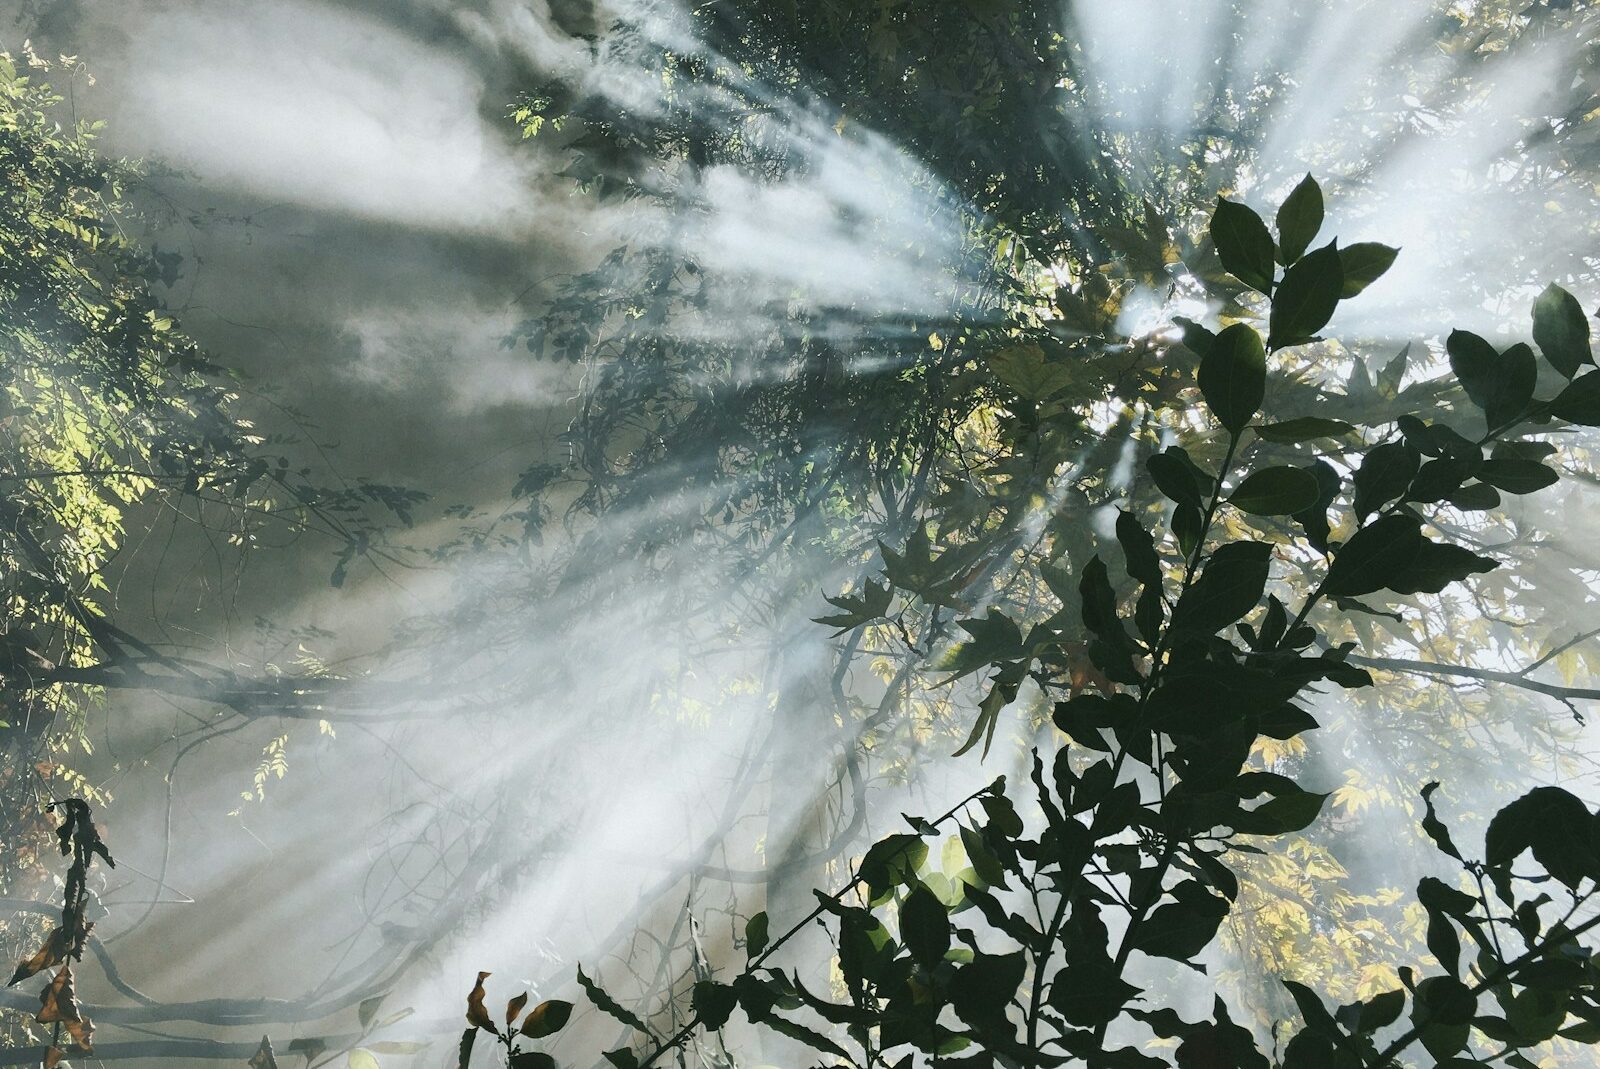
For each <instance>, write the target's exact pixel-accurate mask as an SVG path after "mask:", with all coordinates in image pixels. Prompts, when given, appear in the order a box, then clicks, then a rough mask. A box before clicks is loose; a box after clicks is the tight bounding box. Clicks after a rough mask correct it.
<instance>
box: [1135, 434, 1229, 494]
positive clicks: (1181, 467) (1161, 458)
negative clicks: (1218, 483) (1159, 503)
mask: <svg viewBox="0 0 1600 1069" xmlns="http://www.w3.org/2000/svg"><path fill="white" fill-rule="evenodd" d="M1145 470H1147V471H1149V473H1150V480H1151V481H1152V482H1154V483H1155V484H1156V489H1157V490H1160V491H1161V492H1162V493H1163V494H1165V495H1166V496H1167V497H1168V498H1169V499H1170V500H1172V501H1175V502H1177V503H1178V504H1180V505H1191V506H1193V507H1194V508H1199V507H1200V503H1201V500H1202V497H1203V496H1204V495H1205V494H1209V493H1210V492H1211V487H1212V486H1213V485H1214V480H1213V479H1212V478H1211V476H1209V475H1207V474H1206V473H1205V472H1203V471H1201V470H1200V469H1199V467H1197V466H1196V465H1195V462H1194V461H1193V460H1191V459H1190V458H1189V453H1188V451H1187V450H1185V449H1183V448H1182V447H1180V446H1176V445H1171V446H1168V447H1167V448H1165V449H1163V450H1162V451H1161V452H1159V453H1155V454H1152V455H1151V456H1150V458H1149V459H1148V460H1146V461H1145Z"/></svg>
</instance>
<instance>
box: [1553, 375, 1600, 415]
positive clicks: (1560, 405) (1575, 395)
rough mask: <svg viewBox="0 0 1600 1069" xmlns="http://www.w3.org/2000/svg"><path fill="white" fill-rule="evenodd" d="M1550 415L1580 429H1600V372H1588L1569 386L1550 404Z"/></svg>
mask: <svg viewBox="0 0 1600 1069" xmlns="http://www.w3.org/2000/svg"><path fill="white" fill-rule="evenodd" d="M1550 414H1551V415H1553V416H1555V417H1556V418H1557V419H1560V420H1565V421H1566V422H1568V423H1575V424H1577V425H1578V426H1580V427H1600V371H1588V372H1585V373H1584V374H1582V375H1579V376H1578V377H1577V378H1575V379H1573V380H1572V381H1571V382H1569V383H1568V384H1567V387H1566V389H1564V390H1562V391H1561V393H1560V394H1558V395H1557V396H1556V399H1555V400H1554V401H1552V402H1550Z"/></svg>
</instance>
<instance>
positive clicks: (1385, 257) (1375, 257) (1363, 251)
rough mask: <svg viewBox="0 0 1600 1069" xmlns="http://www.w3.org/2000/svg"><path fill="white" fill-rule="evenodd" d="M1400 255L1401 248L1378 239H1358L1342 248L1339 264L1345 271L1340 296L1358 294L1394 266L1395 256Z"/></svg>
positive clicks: (1347, 296)
mask: <svg viewBox="0 0 1600 1069" xmlns="http://www.w3.org/2000/svg"><path fill="white" fill-rule="evenodd" d="M1399 255H1400V250H1399V249H1396V248H1391V247H1390V246H1388V245H1380V244H1378V243H1377V242H1376V241H1358V242H1356V243H1355V244H1354V245H1348V246H1346V247H1345V248H1342V249H1340V250H1339V265H1340V267H1341V268H1342V269H1343V271H1344V288H1343V289H1341V290H1340V292H1339V296H1340V297H1341V298H1350V297H1354V296H1356V295H1358V294H1359V293H1360V292H1361V291H1362V290H1364V289H1366V288H1367V287H1368V286H1370V285H1372V284H1373V283H1374V282H1376V281H1378V279H1379V278H1381V277H1383V274H1384V273H1385V272H1386V271H1388V270H1389V268H1390V267H1392V266H1394V260H1395V257H1396V256H1399Z"/></svg>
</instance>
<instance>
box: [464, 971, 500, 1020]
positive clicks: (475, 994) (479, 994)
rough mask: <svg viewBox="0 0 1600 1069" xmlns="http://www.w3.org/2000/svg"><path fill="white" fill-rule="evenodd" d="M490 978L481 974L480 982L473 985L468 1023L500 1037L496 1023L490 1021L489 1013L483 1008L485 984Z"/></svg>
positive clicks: (483, 973)
mask: <svg viewBox="0 0 1600 1069" xmlns="http://www.w3.org/2000/svg"><path fill="white" fill-rule="evenodd" d="M488 978H489V974H488V973H486V972H481V973H479V974H478V982H477V983H476V984H474V985H473V988H472V994H470V995H468V996H467V1023H468V1024H470V1025H474V1026H476V1027H478V1028H481V1029H483V1030H484V1031H485V1032H491V1033H493V1034H494V1035H499V1034H500V1030H499V1029H498V1028H496V1027H495V1026H494V1022H493V1021H491V1020H490V1019H489V1011H488V1010H486V1009H484V1007H483V982H484V981H485V980H487V979H488Z"/></svg>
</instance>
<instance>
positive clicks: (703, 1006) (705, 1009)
mask: <svg viewBox="0 0 1600 1069" xmlns="http://www.w3.org/2000/svg"><path fill="white" fill-rule="evenodd" d="M691 1000H692V1003H693V1005H694V1012H695V1013H696V1015H698V1016H699V1018H700V1024H701V1025H703V1026H704V1027H705V1029H706V1031H708V1032H715V1031H717V1030H719V1029H720V1028H721V1027H722V1026H723V1025H725V1024H727V1023H728V1018H729V1017H731V1016H733V1009H734V1007H735V1006H737V1005H738V1004H739V996H738V995H737V994H736V993H735V992H734V990H733V988H732V987H730V986H728V985H727V984H719V983H717V982H716V981H715V980H699V981H696V983H695V985H694V993H693V995H692V996H691Z"/></svg>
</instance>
